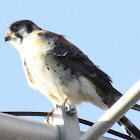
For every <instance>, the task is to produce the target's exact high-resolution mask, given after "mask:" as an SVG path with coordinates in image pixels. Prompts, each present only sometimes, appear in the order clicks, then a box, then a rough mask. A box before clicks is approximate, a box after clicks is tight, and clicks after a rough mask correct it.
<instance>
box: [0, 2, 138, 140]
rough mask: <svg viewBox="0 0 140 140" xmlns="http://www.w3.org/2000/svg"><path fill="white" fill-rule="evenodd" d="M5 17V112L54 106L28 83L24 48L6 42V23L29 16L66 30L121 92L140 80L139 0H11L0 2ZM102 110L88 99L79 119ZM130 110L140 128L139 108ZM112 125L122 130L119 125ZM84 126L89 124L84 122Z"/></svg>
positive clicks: (0, 78)
mask: <svg viewBox="0 0 140 140" xmlns="http://www.w3.org/2000/svg"><path fill="white" fill-rule="evenodd" d="M0 17H1V20H0V65H1V66H0V99H1V100H0V111H47V112H48V111H49V110H50V109H51V108H53V106H52V103H51V102H50V101H49V100H48V99H47V98H46V97H45V96H44V95H42V94H40V93H39V92H38V91H36V90H33V89H31V88H30V87H29V86H28V84H27V81H26V78H25V75H24V72H23V69H22V64H21V60H20V57H19V53H18V52H17V51H16V50H15V49H14V48H13V47H11V45H10V44H9V43H5V42H4V36H5V33H6V29H7V27H8V26H9V24H11V23H12V22H14V21H16V20H21V19H29V20H32V21H33V22H35V23H36V24H37V25H38V26H40V27H41V28H43V29H45V30H50V31H52V32H56V33H59V34H63V35H65V37H66V38H67V39H68V40H69V41H70V42H72V43H74V44H75V45H76V46H77V47H79V48H80V49H81V50H82V51H83V52H84V53H85V54H87V55H88V57H89V58H90V59H91V60H92V61H93V62H94V63H95V64H96V65H98V66H100V69H102V70H103V71H104V72H106V73H107V74H108V75H109V76H110V77H111V78H112V79H113V86H114V87H115V88H116V89H117V90H119V91H120V92H121V93H125V92H126V91H127V90H128V89H129V88H130V87H131V86H133V85H134V84H135V83H136V82H137V81H138V80H139V79H140V64H139V62H140V1H139V0H85V1H84V0H70V1H66V0H59V1H58V0H51V1H50V0H39V1H33V0H24V1H19V0H12V1H11V0H6V1H1V2H0ZM139 103H140V102H139ZM103 113H104V112H103V111H102V110H100V109H99V108H97V107H95V106H93V105H91V104H89V103H84V104H83V105H81V106H80V107H79V108H78V116H79V117H80V118H83V119H87V120H90V121H93V122H95V121H96V120H97V119H98V118H99V117H100V116H101V115H102V114H103ZM126 115H127V116H128V117H129V119H130V120H131V121H132V122H133V123H135V124H136V126H137V127H138V128H140V113H138V112H136V111H129V112H128V113H127V114H126ZM32 119H35V118H32ZM36 119H37V120H43V119H44V118H41V119H40V118H36ZM113 129H115V130H118V131H120V132H123V131H122V130H121V128H120V127H119V126H118V125H115V126H114V127H113ZM81 130H83V131H86V130H87V127H85V126H83V125H81ZM106 136H109V137H112V136H110V135H106ZM113 138H115V137H114V136H113Z"/></svg>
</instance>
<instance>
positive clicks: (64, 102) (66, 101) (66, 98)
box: [62, 98, 68, 106]
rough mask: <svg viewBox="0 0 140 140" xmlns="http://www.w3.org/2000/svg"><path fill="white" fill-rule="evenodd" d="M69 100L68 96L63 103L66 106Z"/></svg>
mask: <svg viewBox="0 0 140 140" xmlns="http://www.w3.org/2000/svg"><path fill="white" fill-rule="evenodd" d="M67 101H68V98H65V99H64V101H63V103H62V105H63V106H65V105H66V103H67Z"/></svg>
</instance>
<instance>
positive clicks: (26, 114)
mask: <svg viewBox="0 0 140 140" xmlns="http://www.w3.org/2000/svg"><path fill="white" fill-rule="evenodd" d="M0 113H6V114H11V115H15V116H39V117H42V116H47V114H48V112H33V111H0ZM78 119H79V123H82V124H85V125H88V126H92V125H93V124H94V123H93V122H90V121H87V120H84V119H81V118H78ZM108 133H110V134H112V135H115V136H118V137H120V138H124V139H130V140H133V139H131V138H130V137H129V136H127V135H125V134H122V133H120V132H117V131H115V130H112V129H109V130H108Z"/></svg>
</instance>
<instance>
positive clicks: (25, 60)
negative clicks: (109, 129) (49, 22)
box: [5, 20, 140, 139]
mask: <svg viewBox="0 0 140 140" xmlns="http://www.w3.org/2000/svg"><path fill="white" fill-rule="evenodd" d="M5 41H10V43H11V44H12V45H13V46H14V47H15V48H16V49H17V50H18V51H19V53H20V56H21V60H22V64H23V68H24V72H25V75H26V78H27V81H28V83H29V85H30V87H32V88H34V89H38V90H39V91H40V92H41V93H43V94H44V95H45V96H47V97H48V98H49V100H50V101H51V102H52V103H53V104H55V105H56V104H58V105H60V104H62V103H63V102H64V100H65V99H68V100H67V104H74V105H78V104H81V103H82V102H90V103H92V104H94V105H96V106H98V107H99V108H101V109H103V110H105V111H106V110H108V109H109V108H110V107H111V106H112V105H113V104H114V103H115V102H116V101H117V100H118V99H119V98H120V97H121V96H122V94H121V93H120V92H118V91H117V90H116V89H115V88H113V86H112V85H111V79H110V77H109V76H108V75H107V74H106V73H104V72H103V71H102V70H100V69H99V68H98V67H97V66H96V65H95V64H94V63H93V62H92V61H91V60H90V59H89V58H88V57H87V56H86V55H85V54H84V53H83V52H82V51H81V50H80V49H79V48H77V47H76V46H75V45H74V44H72V43H71V42H69V41H68V40H66V39H65V38H64V37H63V36H62V35H60V34H56V33H53V32H50V31H46V30H42V29H41V28H40V27H38V26H37V25H36V24H34V23H33V22H32V21H30V20H21V21H16V22H14V23H12V24H11V25H10V26H9V28H8V29H7V32H6V36H5ZM137 108H138V106H137V105H135V106H134V107H133V109H136V110H137ZM118 123H119V124H120V125H124V126H125V129H126V131H127V132H128V133H129V134H130V135H131V136H132V135H134V136H135V137H136V138H139V139H140V131H139V130H138V129H137V128H136V127H135V126H134V125H133V124H132V123H131V122H130V121H129V120H128V119H127V118H126V117H125V116H123V117H122V118H121V119H120V120H119V122H118Z"/></svg>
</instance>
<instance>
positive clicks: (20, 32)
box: [4, 20, 42, 50]
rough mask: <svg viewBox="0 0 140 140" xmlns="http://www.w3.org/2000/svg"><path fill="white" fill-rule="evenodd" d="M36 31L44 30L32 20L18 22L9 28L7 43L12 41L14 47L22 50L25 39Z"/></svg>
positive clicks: (6, 37)
mask: <svg viewBox="0 0 140 140" xmlns="http://www.w3.org/2000/svg"><path fill="white" fill-rule="evenodd" d="M35 30H42V29H41V28H40V27H38V26H37V25H35V24H34V23H33V22H32V21H30V20H20V21H16V22H14V23H12V24H11V25H10V26H9V27H8V29H7V31H6V36H5V38H4V40H5V42H6V41H10V43H11V44H12V46H14V47H15V48H16V49H17V50H20V47H21V45H22V41H23V39H24V38H26V36H28V34H30V33H32V32H33V31H35Z"/></svg>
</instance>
